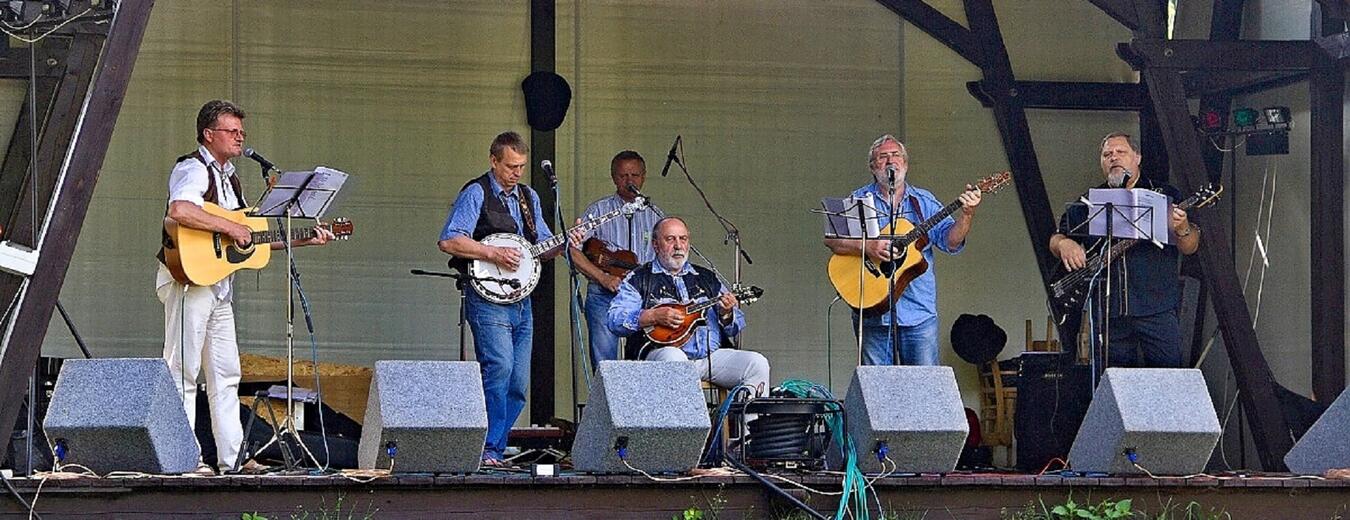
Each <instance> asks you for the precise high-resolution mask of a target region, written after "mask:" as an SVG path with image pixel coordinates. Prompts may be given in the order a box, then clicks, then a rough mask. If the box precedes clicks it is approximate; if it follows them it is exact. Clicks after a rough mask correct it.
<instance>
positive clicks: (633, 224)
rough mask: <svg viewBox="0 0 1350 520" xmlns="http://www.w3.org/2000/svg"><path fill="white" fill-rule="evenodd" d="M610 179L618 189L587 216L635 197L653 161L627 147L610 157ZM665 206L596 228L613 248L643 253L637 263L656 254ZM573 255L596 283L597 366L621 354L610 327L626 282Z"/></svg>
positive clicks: (592, 325) (591, 325) (592, 311)
mask: <svg viewBox="0 0 1350 520" xmlns="http://www.w3.org/2000/svg"><path fill="white" fill-rule="evenodd" d="M609 176H610V180H612V181H614V193H613V194H611V195H609V196H606V197H604V198H601V199H600V200H597V201H595V202H593V203H591V205H590V206H589V207H587V208H586V212H585V213H582V218H583V219H588V218H592V217H595V216H597V215H603V214H605V213H609V212H611V211H614V210H615V209H618V208H620V207H622V206H623V205H624V204H628V203H631V202H633V201H634V200H635V199H636V198H637V193H633V191H632V190H630V189H629V187H630V186H631V187H632V188H634V189H636V190H638V191H641V190H642V184H643V183H644V182H645V181H646V180H647V163H646V161H644V160H643V159H642V155H640V154H638V153H637V152H634V151H632V150H624V151H622V152H619V153H618V154H616V155H615V156H614V158H613V159H611V160H610V162H609ZM661 215H662V213H661V210H660V209H658V208H656V206H647V207H645V208H642V210H640V211H638V212H636V213H633V214H631V215H625V216H624V218H617V219H614V220H611V221H609V222H605V223H604V224H601V225H600V227H598V228H596V229H595V231H593V232H592V233H591V235H590V236H589V238H595V239H598V240H600V241H601V242H603V243H604V244H605V248H606V249H607V250H609V251H621V250H626V251H630V252H632V253H633V254H634V255H635V256H636V257H637V262H636V263H637V264H639V265H641V264H645V263H647V262H650V261H652V259H653V258H655V255H656V253H655V251H654V250H653V249H652V227H653V226H655V225H656V221H657V220H660V218H661ZM572 261H573V262H574V263H575V265H576V266H577V270H578V271H581V273H582V274H583V275H585V276H586V278H587V279H588V280H590V283H589V284H587V288H586V330H587V333H588V334H589V336H590V344H591V366H592V367H595V366H598V365H599V364H600V362H601V361H604V360H607V359H609V360H613V359H618V358H619V336H616V335H614V333H613V332H610V331H609V326H608V325H607V323H606V322H607V321H608V319H609V304H610V302H611V301H613V300H614V295H615V293H617V292H618V291H619V284H621V283H623V275H622V274H621V275H620V276H615V275H612V274H610V273H607V272H605V271H604V270H602V269H600V267H598V266H596V265H595V264H594V263H591V261H590V260H589V259H587V258H586V255H584V254H582V253H581V251H573V252H572Z"/></svg>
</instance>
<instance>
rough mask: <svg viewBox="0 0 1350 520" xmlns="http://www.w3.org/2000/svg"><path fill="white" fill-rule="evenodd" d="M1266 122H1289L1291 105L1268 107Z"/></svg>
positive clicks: (1277, 123) (1280, 123) (1284, 123)
mask: <svg viewBox="0 0 1350 520" xmlns="http://www.w3.org/2000/svg"><path fill="white" fill-rule="evenodd" d="M1262 111H1263V112H1265V113H1266V122H1267V123H1269V124H1272V125H1287V124H1289V107H1266V108H1265V109H1264V110H1262Z"/></svg>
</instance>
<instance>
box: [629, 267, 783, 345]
mask: <svg viewBox="0 0 1350 520" xmlns="http://www.w3.org/2000/svg"><path fill="white" fill-rule="evenodd" d="M732 294H733V295H735V296H736V301H738V302H740V303H741V305H749V304H752V303H755V302H756V301H759V298H760V297H761V296H764V289H760V288H759V287H755V286H753V285H752V286H749V287H744V288H742V289H740V290H738V291H732ZM719 303H721V300H720V299H718V298H711V299H709V300H707V301H704V302H701V303H666V304H662V305H657V306H656V307H653V309H660V308H662V307H668V308H672V309H679V310H682V311H684V321H682V322H680V325H679V326H678V327H667V326H664V325H652V326H649V327H645V328H643V333H644V334H645V335H646V336H647V340H648V342H649V345H651V344H656V345H657V346H665V347H678V346H681V345H684V344H685V342H687V341H689V338H690V337H692V336H693V335H694V331H695V330H698V328H699V327H701V326H703V325H705V324H707V323H708V320H707V318H706V317H705V316H704V313H703V311H706V310H708V309H711V308H713V307H716V306H717V305H718V304H719ZM644 350H646V349H645V348H644ZM639 359H641V358H639Z"/></svg>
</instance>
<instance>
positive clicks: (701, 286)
mask: <svg viewBox="0 0 1350 520" xmlns="http://www.w3.org/2000/svg"><path fill="white" fill-rule="evenodd" d="M652 236H653V237H654V243H653V248H655V250H656V260H654V261H651V262H648V263H646V264H643V265H641V266H639V267H638V268H637V269H634V270H633V272H631V273H628V276H626V277H624V280H623V283H622V284H620V285H619V292H618V294H617V295H615V296H614V301H613V302H611V303H610V307H609V330H611V331H613V332H614V334H616V335H619V336H626V337H628V342H629V345H628V348H629V349H635V348H637V347H638V346H639V345H640V344H643V343H646V338H645V337H644V334H643V329H645V328H646V327H652V326H665V327H672V328H675V327H678V326H679V325H680V324H681V323H683V321H684V319H685V314H684V311H682V310H679V309H674V308H670V307H657V306H658V305H661V304H664V303H700V302H705V301H708V300H709V299H714V298H715V299H717V300H718V304H717V305H715V306H713V307H711V308H708V309H707V310H705V311H704V312H705V313H707V314H706V316H705V319H706V320H707V324H706V325H703V326H700V327H698V328H697V329H696V330H694V331H693V335H692V336H691V337H690V338H689V339H688V340H687V341H686V342H685V343H684V345H682V346H668V347H662V346H660V345H659V344H651V345H648V346H646V347H645V348H646V350H645V351H644V352H645V356H644V357H643V358H644V359H646V360H649V361H692V362H693V363H694V365H695V367H696V368H697V370H698V372H699V373H700V374H702V378H703V380H704V381H709V382H711V383H712V384H714V385H717V386H719V387H721V388H728V389H730V388H732V387H735V386H737V385H746V386H750V387H752V388H754V389H755V393H756V395H759V394H762V393H764V392H767V391H768V386H769V361H768V360H767V359H765V358H764V356H763V355H762V354H760V353H758V352H750V351H746V350H735V349H719V348H718V347H719V346H721V343H722V339H723V338H730V337H732V336H735V335H737V334H740V333H741V330H742V329H744V328H745V314H743V313H741V310H740V308H739V306H738V305H737V302H736V298H735V297H734V296H732V294H731V292H730V291H727V288H726V286H724V285H723V284H722V282H720V281H719V280H718V279H717V275H716V274H715V273H713V272H712V271H711V270H709V269H705V268H703V267H698V266H695V265H693V264H690V263H689V262H688V254H689V229H688V227H687V226H686V225H685V223H684V220H681V219H680V218H679V217H666V218H663V219H661V220H660V221H658V222H657V223H656V226H655V227H654V228H653V229H652Z"/></svg>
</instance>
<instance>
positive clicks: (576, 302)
mask: <svg viewBox="0 0 1350 520" xmlns="http://www.w3.org/2000/svg"><path fill="white" fill-rule="evenodd" d="M551 180H552V183H551V184H552V185H553V216H554V218H556V219H557V220H558V232H559V233H562V235H563V245H562V247H563V250H562V253H560V254H561V255H562V256H563V258H564V259H566V261H567V284H568V293H567V300H568V303H567V317H568V325H569V327H570V330H569V333H568V335H567V336H568V341H570V342H571V343H572V413H573V416H572V417H573V419H574V420H576V421H578V422H580V421H581V403H579V402H578V401H577V395H578V394H577V373H578V372H581V375H582V377H584V378H586V388H590V387H591V371H590V370H580V371H578V370H577V358H578V357H580V358H581V362H582V364H584V365H588V366H589V365H590V360H589V359H588V358H587V355H588V354H587V352H586V350H587V349H584V348H582V347H581V341H580V339H579V338H580V336H581V323H580V322H579V321H578V317H579V316H580V314H581V313H580V312H579V310H580V302H581V282H579V281H577V266H576V263H575V262H573V261H572V234H571V233H570V232H569V229H568V228H567V222H565V221H563V211H562V191H561V190H559V188H558V178H557V176H556V175H555V176H554V177H553V178H552V179H551ZM630 222H631V220H630ZM578 245H580V244H578Z"/></svg>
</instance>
